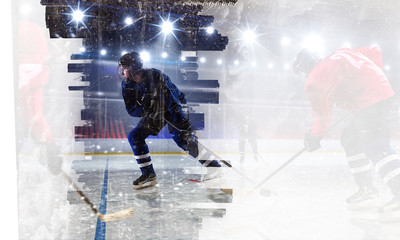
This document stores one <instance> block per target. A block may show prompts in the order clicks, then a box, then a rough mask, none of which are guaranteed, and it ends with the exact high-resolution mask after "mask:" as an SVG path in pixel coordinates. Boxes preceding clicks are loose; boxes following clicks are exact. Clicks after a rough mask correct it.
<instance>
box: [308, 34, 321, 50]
mask: <svg viewBox="0 0 400 240" xmlns="http://www.w3.org/2000/svg"><path fill="white" fill-rule="evenodd" d="M323 43H324V41H323V39H322V37H320V36H318V35H315V34H310V35H308V36H307V37H306V38H305V39H304V41H303V48H308V49H310V50H314V51H317V52H321V51H322V50H323V47H324V44H323Z"/></svg>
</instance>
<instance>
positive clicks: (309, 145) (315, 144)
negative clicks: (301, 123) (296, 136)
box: [304, 132, 321, 152]
mask: <svg viewBox="0 0 400 240" xmlns="http://www.w3.org/2000/svg"><path fill="white" fill-rule="evenodd" d="M320 141H321V138H320V137H315V136H314V135H312V134H311V132H307V133H306V135H305V136H304V147H305V148H306V149H307V151H309V152H314V151H315V150H318V149H320V148H321V144H320Z"/></svg>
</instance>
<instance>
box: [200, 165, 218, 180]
mask: <svg viewBox="0 0 400 240" xmlns="http://www.w3.org/2000/svg"><path fill="white" fill-rule="evenodd" d="M222 177H223V173H222V169H221V167H207V173H206V175H204V176H203V177H202V179H201V181H202V182H207V181H211V180H217V179H220V178H222Z"/></svg>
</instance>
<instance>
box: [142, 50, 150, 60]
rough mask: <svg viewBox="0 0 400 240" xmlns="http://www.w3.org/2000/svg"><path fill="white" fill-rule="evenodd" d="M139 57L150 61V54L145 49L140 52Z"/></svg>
mask: <svg viewBox="0 0 400 240" xmlns="http://www.w3.org/2000/svg"><path fill="white" fill-rule="evenodd" d="M140 57H141V58H142V60H143V62H148V61H150V54H149V53H148V52H146V51H142V52H140Z"/></svg>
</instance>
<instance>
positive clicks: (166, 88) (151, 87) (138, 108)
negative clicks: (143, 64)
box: [121, 68, 186, 122]
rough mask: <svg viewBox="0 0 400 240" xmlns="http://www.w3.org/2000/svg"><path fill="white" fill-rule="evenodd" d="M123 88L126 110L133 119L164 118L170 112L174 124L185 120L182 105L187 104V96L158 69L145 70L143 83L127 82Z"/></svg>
mask: <svg viewBox="0 0 400 240" xmlns="http://www.w3.org/2000/svg"><path fill="white" fill-rule="evenodd" d="M121 87H122V96H123V98H124V102H125V108H126V110H127V112H128V113H129V115H131V116H132V117H145V116H149V115H151V114H153V115H154V114H161V116H163V115H164V114H165V113H166V112H169V113H170V116H171V117H172V121H174V122H178V121H180V120H182V119H183V118H185V114H184V113H183V109H182V105H184V104H186V99H185V94H184V93H182V92H181V91H180V90H179V89H178V87H176V86H175V84H173V83H172V82H171V79H170V78H169V77H168V75H166V74H165V73H163V72H161V71H159V70H157V69H153V68H152V69H144V70H143V81H142V82H140V83H135V82H134V81H129V80H125V81H122V83H121Z"/></svg>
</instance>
